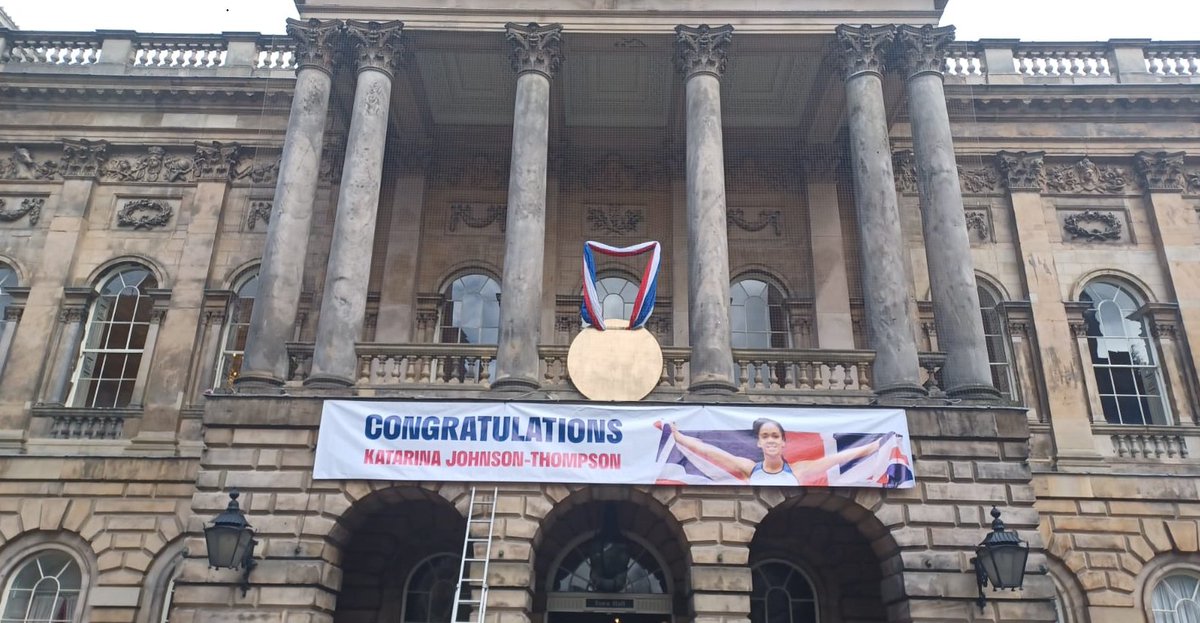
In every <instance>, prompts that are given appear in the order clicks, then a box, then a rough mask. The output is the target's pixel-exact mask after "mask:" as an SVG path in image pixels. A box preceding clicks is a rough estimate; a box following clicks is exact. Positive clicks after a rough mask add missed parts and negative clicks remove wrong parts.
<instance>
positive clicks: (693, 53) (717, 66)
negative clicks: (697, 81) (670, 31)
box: [675, 24, 733, 78]
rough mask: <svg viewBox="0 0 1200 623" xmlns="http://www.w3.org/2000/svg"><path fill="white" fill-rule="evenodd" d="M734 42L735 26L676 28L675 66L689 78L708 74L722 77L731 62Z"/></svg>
mask: <svg viewBox="0 0 1200 623" xmlns="http://www.w3.org/2000/svg"><path fill="white" fill-rule="evenodd" d="M732 40H733V26H730V25H729V24H726V25H724V26H716V27H712V26H709V25H708V24H701V25H700V26H696V27H692V26H684V25H682V24H681V25H679V26H676V27H675V67H676V68H677V69H678V70H679V73H681V74H683V75H684V77H685V78H690V77H691V76H692V75H693V74H696V73H708V74H713V75H715V76H717V77H718V78H720V77H721V75H722V74H724V73H725V67H726V65H727V64H728V62H729V56H728V55H729V43H730V41H732Z"/></svg>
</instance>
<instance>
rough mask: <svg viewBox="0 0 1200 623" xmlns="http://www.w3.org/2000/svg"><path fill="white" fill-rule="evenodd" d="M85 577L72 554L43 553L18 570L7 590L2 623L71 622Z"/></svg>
mask: <svg viewBox="0 0 1200 623" xmlns="http://www.w3.org/2000/svg"><path fill="white" fill-rule="evenodd" d="M82 583H83V575H82V573H81V571H80V569H79V564H78V563H77V562H75V559H74V558H72V557H71V555H70V554H68V553H66V552H64V551H60V550H44V551H42V552H39V553H37V554H35V555H33V556H32V557H30V558H29V560H27V561H26V562H25V563H23V564H22V565H21V566H19V567H17V571H16V573H14V574H13V575H12V579H11V580H9V582H8V586H7V587H5V590H4V607H3V611H2V612H3V614H0V623H72V622H73V621H75V620H76V615H77V612H76V611H77V610H78V609H79V592H80V590H81V588H82Z"/></svg>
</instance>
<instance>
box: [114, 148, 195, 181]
mask: <svg viewBox="0 0 1200 623" xmlns="http://www.w3.org/2000/svg"><path fill="white" fill-rule="evenodd" d="M194 170H195V165H194V164H193V162H192V159H191V158H185V157H182V156H171V155H169V154H168V153H167V150H166V149H164V148H162V147H149V148H147V150H146V154H145V155H142V156H138V157H131V158H114V159H112V160H109V161H108V162H106V163H104V166H103V167H101V169H100V178H101V179H104V180H108V181H117V182H159V181H161V182H186V181H189V180H190V179H191V177H192V174H193V172H194Z"/></svg>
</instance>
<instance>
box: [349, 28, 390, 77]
mask: <svg viewBox="0 0 1200 623" xmlns="http://www.w3.org/2000/svg"><path fill="white" fill-rule="evenodd" d="M346 36H347V37H349V38H350V41H351V42H352V43H353V44H354V56H355V58H356V60H357V61H358V70H359V71H362V70H364V69H377V70H379V71H382V72H383V73H385V74H387V75H389V76H390V75H392V74H394V73H396V67H398V66H399V65H400V57H401V55H402V54H403V53H404V22H401V21H396V20H393V21H390V22H364V21H361V20H356V19H351V20H346Z"/></svg>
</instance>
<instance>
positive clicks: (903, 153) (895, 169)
mask: <svg viewBox="0 0 1200 623" xmlns="http://www.w3.org/2000/svg"><path fill="white" fill-rule="evenodd" d="M892 175H893V176H895V178H896V190H897V191H899V192H902V193H915V192H917V158H916V156H914V155H913V152H912V150H911V149H901V150H900V151H897V152H894V153H892Z"/></svg>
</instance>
